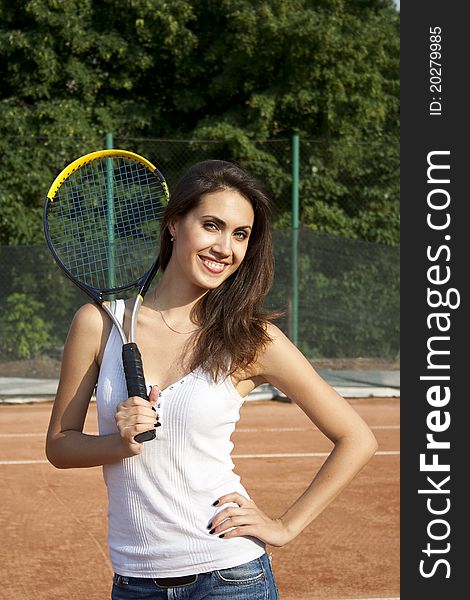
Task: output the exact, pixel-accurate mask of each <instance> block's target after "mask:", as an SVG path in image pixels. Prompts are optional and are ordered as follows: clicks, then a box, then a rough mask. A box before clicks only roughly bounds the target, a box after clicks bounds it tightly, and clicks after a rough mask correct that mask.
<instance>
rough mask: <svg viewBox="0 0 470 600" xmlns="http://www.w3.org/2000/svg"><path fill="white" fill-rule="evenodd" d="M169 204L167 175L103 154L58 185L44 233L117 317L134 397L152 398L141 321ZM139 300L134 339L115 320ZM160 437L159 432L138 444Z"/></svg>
mask: <svg viewBox="0 0 470 600" xmlns="http://www.w3.org/2000/svg"><path fill="white" fill-rule="evenodd" d="M168 200H169V193H168V186H167V184H166V182H165V179H164V178H163V175H162V174H161V173H160V172H159V171H158V169H157V168H156V167H155V166H154V165H152V164H151V163H150V162H149V161H148V160H146V159H145V158H143V157H142V156H139V155H138V154H134V153H132V152H127V151H124V150H101V151H99V152H92V153H90V154H86V155H85V156H82V157H81V158H78V159H77V160H75V161H73V162H72V163H71V164H69V165H68V166H67V167H66V168H65V169H64V170H63V171H62V172H61V173H60V174H59V175H58V176H57V177H56V179H55V180H54V182H53V184H52V185H51V187H50V189H49V192H48V194H47V197H46V202H45V205H44V232H45V235H46V241H47V244H48V246H49V249H50V251H51V252H52V255H53V257H54V258H55V260H56V262H57V263H58V265H59V267H60V268H61V269H62V271H63V272H64V273H65V275H67V277H68V278H69V279H71V280H72V281H73V283H74V284H75V285H76V286H78V287H79V288H80V289H81V290H82V291H84V292H85V293H86V294H88V296H89V297H90V298H91V299H92V300H93V301H95V302H96V303H97V304H99V305H100V306H101V307H102V308H103V309H104V310H105V311H106V313H107V314H108V315H109V317H110V318H111V319H112V321H113V323H114V325H115V326H116V327H117V330H118V331H119V334H120V336H121V339H122V342H123V348H122V361H123V366H124V373H125V377H126V384H127V391H128V394H129V397H130V396H139V397H141V398H144V399H146V400H148V395H147V389H146V385H145V378H144V372H143V367H142V359H141V356H140V352H139V349H138V347H137V345H136V344H135V341H134V340H135V324H136V317H137V313H138V311H139V308H140V306H141V304H142V302H143V299H144V296H145V294H146V292H147V290H148V288H149V286H150V283H151V281H152V279H153V277H154V276H155V274H156V272H157V270H158V265H159V258H158V250H159V247H160V219H161V216H162V213H163V210H164V208H165V206H166V205H167V203H168ZM132 295H135V301H134V305H133V310H132V316H131V322H130V329H129V340H128V339H126V335H125V333H124V331H123V328H122V326H121V324H120V323H119V321H118V320H117V318H116V317H115V315H114V305H113V303H114V302H115V300H116V299H117V298H118V297H122V296H124V297H130V296H132ZM153 438H155V429H152V430H151V431H146V432H143V433H139V434H138V435H136V436H135V438H134V439H135V440H136V441H137V442H146V441H149V440H152V439H153Z"/></svg>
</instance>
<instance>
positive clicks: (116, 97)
mask: <svg viewBox="0 0 470 600" xmlns="http://www.w3.org/2000/svg"><path fill="white" fill-rule="evenodd" d="M398 19H399V16H398V13H397V12H396V10H395V9H394V7H393V3H392V1H391V0H316V1H313V0H263V1H262V2H255V3H254V2H252V1H250V0H172V2H168V1H167V0H101V1H100V2H92V1H91V0H27V1H24V2H11V1H10V0H0V80H1V81H2V86H1V90H0V152H1V154H2V164H1V165H0V215H1V216H0V244H20V243H22V244H25V243H36V242H38V241H40V240H41V239H42V232H41V218H40V215H41V207H42V202H43V198H44V196H45V194H46V192H47V189H48V187H49V184H50V182H51V181H52V179H53V178H54V176H55V175H56V174H57V173H58V171H59V170H60V169H61V168H62V167H63V166H64V165H65V164H66V163H67V162H69V161H70V160H71V159H73V158H75V157H77V156H78V155H80V154H83V153H85V152H88V151H92V150H96V149H97V148H100V147H102V146H103V137H104V133H105V132H106V131H113V132H114V133H115V135H116V138H118V139H121V140H123V145H127V146H128V147H129V148H130V149H135V146H136V145H138V142H136V141H130V140H129V141H127V142H126V141H125V140H126V138H134V139H135V138H144V137H151V138H190V139H194V140H198V141H201V140H207V139H210V140H219V141H220V146H219V147H218V151H220V153H221V155H222V156H223V157H224V158H229V159H234V160H237V161H239V162H240V163H241V164H242V165H244V166H246V167H247V168H249V169H250V170H252V171H253V172H254V173H255V174H256V175H258V176H259V177H260V178H262V180H263V181H265V182H266V185H267V187H268V189H269V191H271V193H273V194H274V196H275V198H276V199H277V200H278V202H279V203H280V205H281V208H282V210H281V212H280V213H279V214H278V215H277V218H278V220H277V222H278V225H279V226H282V225H283V224H284V223H285V222H286V220H287V211H288V199H289V185H290V171H291V165H290V156H289V150H288V145H287V150H286V151H285V153H284V156H280V155H277V154H276V152H275V149H278V148H279V146H275V145H272V144H271V145H269V144H264V143H262V142H265V141H266V140H272V139H282V138H287V139H290V136H291V134H292V133H299V135H300V137H301V149H302V172H301V186H302V187H301V203H302V215H301V216H302V220H303V222H304V223H305V224H308V225H311V226H312V227H313V228H316V229H319V230H323V231H330V232H335V233H342V234H343V235H348V236H349V237H357V238H364V239H368V240H370V241H380V242H384V243H388V244H397V243H398V102H399V99H398V95H399V94H398V92H399V89H398V88H399V22H398ZM307 140H315V144H313V143H311V142H307ZM214 148H215V146H212V149H214ZM149 158H150V159H152V158H153V156H149Z"/></svg>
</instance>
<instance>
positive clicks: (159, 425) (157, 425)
mask: <svg viewBox="0 0 470 600" xmlns="http://www.w3.org/2000/svg"><path fill="white" fill-rule="evenodd" d="M161 425H162V424H161V423H159V422H158V421H157V422H156V423H155V425H154V427H161Z"/></svg>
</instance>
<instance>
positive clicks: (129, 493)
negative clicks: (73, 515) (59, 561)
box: [96, 301, 265, 577]
mask: <svg viewBox="0 0 470 600" xmlns="http://www.w3.org/2000/svg"><path fill="white" fill-rule="evenodd" d="M116 316H117V317H118V318H119V320H120V322H122V320H123V317H124V301H118V302H117V303H116ZM121 352H122V342H121V338H120V336H119V333H118V331H117V329H116V327H114V326H113V327H112V329H111V332H110V335H109V338H108V341H107V344H106V348H105V351H104V354H103V361H102V365H101V369H100V374H99V378H98V384H97V389H96V403H97V409H98V424H99V431H100V435H108V434H112V433H116V432H117V427H116V422H115V420H114V415H115V412H116V406H117V404H119V402H122V401H123V400H125V399H126V398H127V390H126V383H125V378H124V371H123V367H122V359H121ZM147 383H148V385H149V386H150V385H151V382H147ZM243 401H244V399H243V398H242V397H241V396H240V395H239V394H238V392H237V391H236V389H235V387H234V385H233V383H232V380H231V378H230V376H228V377H226V379H224V380H223V381H220V382H217V383H216V382H214V381H213V380H212V378H211V377H210V375H208V374H206V373H204V372H203V371H201V370H196V371H194V372H192V373H189V374H188V375H185V376H184V377H182V378H181V379H180V380H178V381H176V382H175V383H173V384H171V385H170V386H168V387H167V388H165V389H164V390H162V391H161V396H160V398H159V401H158V403H159V404H160V405H161V406H160V408H159V415H160V421H161V423H162V426H161V427H158V428H157V430H156V433H157V437H156V439H155V440H152V441H150V442H146V443H145V447H144V451H143V452H142V454H141V455H139V456H134V457H132V458H126V459H124V460H121V461H119V462H116V463H113V464H111V465H104V467H103V473H104V480H105V483H106V486H107V489H108V501H109V513H108V542H109V549H110V556H111V562H112V565H113V569H114V571H115V572H116V573H118V574H119V575H126V576H128V577H178V576H183V575H190V574H195V573H204V572H207V571H212V570H215V569H225V568H229V567H233V566H236V565H240V564H242V563H245V562H248V561H250V560H253V559H255V558H258V557H259V556H261V555H262V554H263V553H264V552H265V544H264V543H263V542H261V541H260V540H258V539H257V538H253V537H248V536H245V537H237V538H232V539H223V538H219V537H218V536H217V534H212V535H211V534H209V529H207V526H208V525H209V523H210V522H211V521H212V519H213V517H214V516H215V515H216V514H217V513H218V512H219V511H220V510H222V509H223V508H226V507H227V506H234V505H233V504H225V505H222V506H220V507H217V508H214V507H213V506H211V505H212V503H213V502H214V500H216V499H217V498H218V497H219V496H221V495H223V494H227V493H229V492H234V491H236V492H239V493H240V494H242V495H244V496H245V497H246V498H249V496H248V494H247V492H246V490H245V489H244V487H243V486H242V484H241V483H240V477H239V476H238V475H236V474H235V473H234V472H233V468H234V464H233V462H232V460H231V458H230V453H231V451H232V449H233V443H232V442H231V441H230V436H231V434H232V433H233V431H234V429H235V424H236V422H237V421H238V420H239V418H240V407H241V405H242V404H243Z"/></svg>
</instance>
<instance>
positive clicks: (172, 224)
mask: <svg viewBox="0 0 470 600" xmlns="http://www.w3.org/2000/svg"><path fill="white" fill-rule="evenodd" d="M168 231H169V232H170V235H171V237H172V238H173V239H174V238H175V237H176V219H175V220H174V221H171V222H170V223H168Z"/></svg>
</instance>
